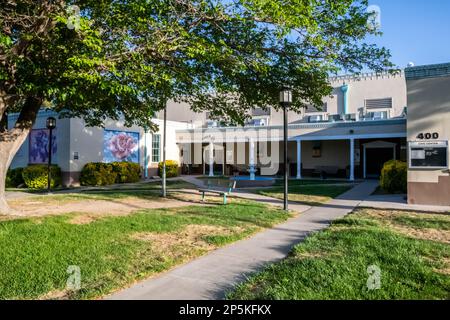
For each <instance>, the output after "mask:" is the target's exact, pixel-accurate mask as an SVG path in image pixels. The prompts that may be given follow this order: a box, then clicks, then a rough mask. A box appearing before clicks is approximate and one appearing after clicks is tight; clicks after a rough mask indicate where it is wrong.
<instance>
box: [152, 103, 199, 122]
mask: <svg viewBox="0 0 450 320" xmlns="http://www.w3.org/2000/svg"><path fill="white" fill-rule="evenodd" d="M163 114H164V113H163V111H160V112H158V113H157V114H156V118H157V119H160V120H162V119H163V117H164V116H163ZM167 119H169V120H171V121H175V122H182V123H187V124H189V125H190V126H194V127H201V126H203V125H204V124H205V122H206V112H195V111H192V110H191V107H190V106H189V104H187V103H184V102H181V103H179V102H175V101H168V102H167Z"/></svg>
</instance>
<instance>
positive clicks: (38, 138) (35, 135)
mask: <svg viewBox="0 0 450 320" xmlns="http://www.w3.org/2000/svg"><path fill="white" fill-rule="evenodd" d="M52 136H53V138H52V163H55V162H56V151H57V144H56V130H53V132H52ZM48 140H49V130H48V129H35V130H31V132H30V143H29V152H28V162H29V163H30V164H44V163H47V162H48Z"/></svg>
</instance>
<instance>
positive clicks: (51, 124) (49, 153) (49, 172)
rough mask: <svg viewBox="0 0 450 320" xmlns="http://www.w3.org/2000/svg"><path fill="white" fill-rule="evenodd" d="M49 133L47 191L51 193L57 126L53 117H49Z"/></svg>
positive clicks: (47, 123)
mask: <svg viewBox="0 0 450 320" xmlns="http://www.w3.org/2000/svg"><path fill="white" fill-rule="evenodd" d="M46 125H47V129H48V131H49V134H48V166H47V192H48V193H50V189H51V178H52V175H51V165H52V146H53V130H54V129H55V128H56V119H55V118H53V117H48V118H47V122H46Z"/></svg>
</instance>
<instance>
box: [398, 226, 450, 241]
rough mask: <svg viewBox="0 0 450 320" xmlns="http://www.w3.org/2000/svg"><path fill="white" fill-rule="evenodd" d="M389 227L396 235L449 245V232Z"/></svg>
mask: <svg viewBox="0 0 450 320" xmlns="http://www.w3.org/2000/svg"><path fill="white" fill-rule="evenodd" d="M390 227H391V228H392V229H394V230H395V231H397V232H398V233H401V234H404V235H406V236H409V237H411V238H415V239H420V240H431V241H437V242H442V243H447V244H450V231H448V230H438V229H416V228H410V227H404V226H398V225H395V224H390Z"/></svg>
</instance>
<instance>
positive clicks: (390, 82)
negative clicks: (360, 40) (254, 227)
mask: <svg viewBox="0 0 450 320" xmlns="http://www.w3.org/2000/svg"><path fill="white" fill-rule="evenodd" d="M330 84H331V86H332V87H333V88H334V90H333V92H332V94H331V96H329V97H324V99H323V101H324V103H326V104H327V112H312V113H310V112H307V113H305V111H302V112H299V113H297V112H292V111H290V112H288V122H289V123H290V124H295V123H299V122H304V121H305V120H304V116H305V115H312V114H323V113H326V114H329V115H334V114H343V113H344V103H343V100H344V98H343V93H342V90H341V87H342V85H344V84H347V85H348V87H349V89H348V113H356V114H357V113H359V111H360V110H361V109H362V110H364V107H365V100H366V99H383V98H392V108H391V109H378V110H377V109H373V110H370V111H389V115H390V117H391V118H394V117H399V116H401V115H402V113H403V109H404V108H405V107H406V106H407V101H406V81H405V76H404V73H403V72H400V73H398V74H394V75H392V74H387V73H386V74H379V75H376V74H363V75H361V76H353V75H348V76H339V77H333V78H330ZM364 111H365V110H364ZM157 118H159V119H162V112H159V113H158V115H157ZM167 118H168V119H170V120H173V121H179V122H188V123H190V124H192V126H193V127H195V128H200V127H205V124H206V120H207V119H206V112H194V111H192V110H191V109H190V106H189V105H188V104H186V103H177V102H174V101H169V102H168V105H167ZM281 125H283V111H282V110H278V111H277V110H275V109H274V108H271V111H270V117H269V126H281Z"/></svg>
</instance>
